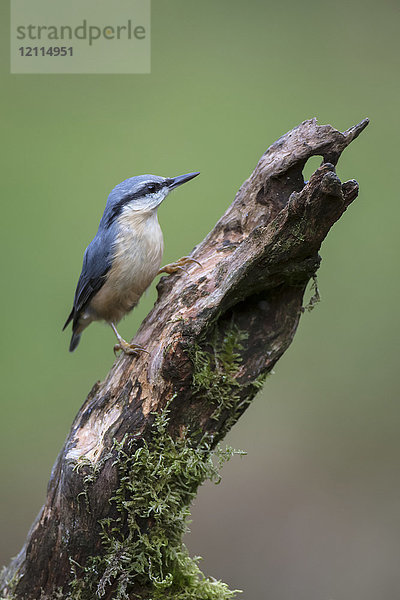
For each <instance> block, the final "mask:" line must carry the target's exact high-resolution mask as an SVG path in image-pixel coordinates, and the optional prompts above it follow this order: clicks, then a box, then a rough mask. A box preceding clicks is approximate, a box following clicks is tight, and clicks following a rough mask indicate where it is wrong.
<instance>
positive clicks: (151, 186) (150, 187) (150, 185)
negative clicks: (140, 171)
mask: <svg viewBox="0 0 400 600" xmlns="http://www.w3.org/2000/svg"><path fill="white" fill-rule="evenodd" d="M156 189H157V186H156V184H155V183H148V184H147V191H148V192H149V193H150V194H153V192H155V191H156Z"/></svg>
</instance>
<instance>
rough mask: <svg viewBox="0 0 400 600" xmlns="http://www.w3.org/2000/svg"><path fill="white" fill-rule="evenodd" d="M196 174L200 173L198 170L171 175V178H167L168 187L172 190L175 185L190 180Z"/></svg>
mask: <svg viewBox="0 0 400 600" xmlns="http://www.w3.org/2000/svg"><path fill="white" fill-rule="evenodd" d="M197 175H200V172H197V173H186V175H178V177H172V178H171V179H169V180H168V188H169V189H170V190H173V189H175V188H176V187H178V186H179V185H182V183H186V182H187V181H190V180H191V179H193V177H197Z"/></svg>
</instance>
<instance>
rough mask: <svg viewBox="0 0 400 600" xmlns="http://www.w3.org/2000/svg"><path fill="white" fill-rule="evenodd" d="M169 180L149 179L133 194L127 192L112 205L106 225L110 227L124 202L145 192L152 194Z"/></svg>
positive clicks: (130, 200)
mask: <svg viewBox="0 0 400 600" xmlns="http://www.w3.org/2000/svg"><path fill="white" fill-rule="evenodd" d="M168 181H169V180H165V181H162V182H157V181H149V182H148V183H146V184H145V185H144V186H143V187H142V188H141V189H140V190H138V191H137V192H134V193H133V194H127V195H126V196H124V197H123V198H121V200H120V201H119V202H118V203H117V204H116V205H115V206H114V207H113V209H112V211H111V214H110V216H109V217H108V220H107V223H106V226H107V227H110V225H111V224H112V223H113V222H114V221H115V220H116V219H117V217H119V215H120V214H121V213H122V210H123V208H124V206H125V205H126V204H129V202H132V200H136V199H137V198H142V197H143V196H146V195H147V194H154V193H155V192H157V191H158V190H160V189H161V188H162V187H164V186H165V185H168Z"/></svg>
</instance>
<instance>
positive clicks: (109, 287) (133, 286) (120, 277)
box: [90, 210, 163, 322]
mask: <svg viewBox="0 0 400 600" xmlns="http://www.w3.org/2000/svg"><path fill="white" fill-rule="evenodd" d="M117 230H118V236H117V238H116V241H115V244H114V258H113V263H112V267H111V269H110V271H109V273H108V277H107V281H106V282H105V284H104V285H103V287H102V288H101V289H100V291H99V293H98V294H96V296H95V297H94V298H93V300H92V302H91V305H90V309H91V312H92V311H93V312H94V313H95V315H96V316H95V318H97V319H104V320H106V321H109V322H110V321H112V322H118V321H119V320H120V319H121V318H122V317H123V316H124V315H125V314H126V313H127V312H129V311H130V310H132V308H133V307H134V306H136V304H137V303H138V301H139V298H140V296H141V295H142V294H143V292H144V291H145V290H146V289H147V288H148V287H149V285H150V284H151V282H152V281H153V279H154V277H155V276H156V275H157V272H158V270H159V268H160V265H161V259H162V253H163V236H162V232H161V228H160V225H159V223H158V219H157V213H156V211H152V212H150V213H146V214H143V213H141V214H135V212H134V211H131V210H126V211H125V212H123V213H122V214H121V216H120V217H119V219H118V222H117Z"/></svg>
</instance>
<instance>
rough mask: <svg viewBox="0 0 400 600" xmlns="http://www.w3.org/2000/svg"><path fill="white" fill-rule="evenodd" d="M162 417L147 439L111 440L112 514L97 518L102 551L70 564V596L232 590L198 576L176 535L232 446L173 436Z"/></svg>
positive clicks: (179, 597)
mask: <svg viewBox="0 0 400 600" xmlns="http://www.w3.org/2000/svg"><path fill="white" fill-rule="evenodd" d="M168 422H169V410H168V407H167V408H166V409H164V411H163V412H162V413H161V414H158V415H155V419H154V423H153V427H152V432H151V436H149V440H148V441H146V440H143V439H142V440H141V441H140V443H138V441H137V440H136V439H135V437H133V436H125V438H124V439H123V440H122V441H121V442H120V443H115V451H116V458H115V461H114V464H115V466H116V467H117V469H118V473H119V487H118V489H117V490H116V492H115V494H114V496H113V497H112V498H111V500H110V503H111V511H110V512H111V514H113V516H112V517H109V518H106V519H103V520H102V521H101V522H100V525H101V529H102V533H101V537H102V545H103V552H102V553H101V555H99V556H94V557H91V558H90V559H89V560H88V561H87V563H86V564H85V565H84V566H81V565H78V564H77V563H75V562H74V561H71V567H72V570H73V572H74V573H75V577H74V579H73V580H72V582H71V590H70V593H69V596H68V598H70V599H71V600H86V599H87V600H89V599H90V600H93V599H94V598H102V597H103V596H105V594H106V593H108V592H109V590H110V589H112V590H113V595H112V598H113V600H125V599H126V600H127V599H129V598H133V597H134V596H133V595H132V588H133V586H134V587H135V588H136V590H140V598H145V599H146V600H161V599H163V600H228V599H230V598H233V597H234V596H235V594H236V591H237V590H236V591H231V590H229V588H228V586H227V585H226V584H225V583H222V582H220V581H216V580H214V579H213V578H207V577H205V576H204V575H203V573H202V572H201V570H200V569H199V566H198V560H199V559H198V558H191V557H190V556H189V553H188V550H187V548H186V547H185V546H184V544H183V543H182V537H183V535H184V534H185V533H186V531H187V527H188V517H189V514H190V513H189V508H190V504H191V502H192V500H193V498H194V497H195V495H196V492H197V489H198V487H199V485H201V484H202V483H203V482H204V481H205V480H211V481H214V482H218V481H219V479H220V475H219V470H220V468H221V467H222V465H223V464H224V463H225V462H226V461H227V460H228V459H229V458H230V457H231V456H232V455H233V454H235V453H236V451H234V450H233V449H231V448H227V449H225V450H222V449H221V448H217V449H215V450H212V449H211V442H210V440H209V439H208V438H207V437H204V438H203V439H202V440H201V443H200V444H199V443H198V442H196V444H195V443H194V442H193V440H191V438H190V436H189V433H188V431H183V432H181V436H180V437H179V438H177V439H174V438H173V437H172V436H171V435H170V434H169V432H168ZM89 483H90V482H89ZM135 597H136V596H135ZM138 597H139V596H138Z"/></svg>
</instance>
